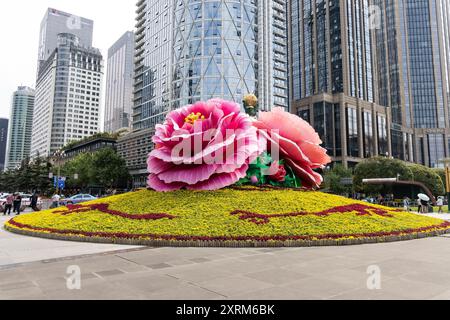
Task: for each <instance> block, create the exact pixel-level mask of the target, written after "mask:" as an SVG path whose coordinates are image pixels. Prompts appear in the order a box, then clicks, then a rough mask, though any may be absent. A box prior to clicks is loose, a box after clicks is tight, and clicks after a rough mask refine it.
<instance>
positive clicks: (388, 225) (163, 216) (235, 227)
mask: <svg viewBox="0 0 450 320" xmlns="http://www.w3.org/2000/svg"><path fill="white" fill-rule="evenodd" d="M6 227H7V229H8V230H10V231H13V232H14V231H29V232H32V233H33V235H39V234H54V235H60V236H61V237H64V236H75V237H80V238H83V237H84V238H85V237H89V238H109V239H112V241H117V240H118V239H135V240H136V241H137V242H139V240H164V241H174V242H177V241H243V242H252V241H258V242H261V241H262V242H264V241H268V242H269V241H281V242H283V241H314V240H330V239H331V240H336V241H339V240H342V239H362V238H377V237H380V238H382V237H389V236H400V237H401V236H404V235H408V234H420V233H433V232H443V231H445V230H447V229H449V228H450V223H447V222H444V221H442V220H439V219H432V218H428V217H425V216H419V215H416V214H411V213H406V212H399V211H396V210H395V209H392V208H384V207H380V206H376V205H369V204H367V203H363V202H358V201H355V200H351V199H346V198H342V197H338V196H333V195H328V194H323V193H320V192H306V191H301V192H300V191H295V190H259V189H249V190H237V189H224V190H220V191H214V192H192V191H177V192H172V193H158V192H154V191H148V190H141V191H137V192H134V193H128V194H123V195H118V196H113V197H109V198H106V199H100V200H96V201H93V202H89V203H84V204H82V205H81V206H78V207H70V208H69V209H67V208H59V209H54V210H47V211H42V212H38V213H33V214H27V215H23V216H19V217H16V218H14V219H12V220H11V221H9V222H7V223H6Z"/></svg>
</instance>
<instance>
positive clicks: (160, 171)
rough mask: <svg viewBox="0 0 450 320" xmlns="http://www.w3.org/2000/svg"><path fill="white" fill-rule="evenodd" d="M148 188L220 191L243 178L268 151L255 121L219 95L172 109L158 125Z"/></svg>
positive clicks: (154, 138) (150, 159)
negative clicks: (219, 97) (205, 100)
mask: <svg viewBox="0 0 450 320" xmlns="http://www.w3.org/2000/svg"><path fill="white" fill-rule="evenodd" d="M153 142H154V143H155V145H156V149H155V150H153V151H152V152H151V153H150V156H149V159H148V170H149V173H150V176H149V178H148V186H149V187H150V188H151V189H154V190H156V191H163V192H167V191H174V190H179V189H184V188H186V189H189V190H217V189H221V188H224V187H227V186H230V185H232V184H234V183H236V182H238V181H239V180H240V179H242V178H244V177H245V175H246V171H247V169H248V167H249V164H250V163H251V162H253V161H254V160H255V159H256V158H257V157H258V156H259V155H260V154H261V153H262V152H263V151H265V150H264V149H265V148H264V147H265V144H264V143H259V142H258V137H257V130H256V128H255V127H253V126H252V121H251V119H250V118H249V117H248V116H247V115H245V114H243V113H241V112H240V106H239V105H238V104H236V103H233V102H228V101H224V100H219V99H214V100H210V101H208V102H198V103H196V104H194V105H190V106H186V107H184V108H181V109H179V110H176V111H173V112H171V113H170V114H169V115H168V116H167V119H166V121H165V123H164V124H163V125H158V126H156V134H155V136H154V137H153Z"/></svg>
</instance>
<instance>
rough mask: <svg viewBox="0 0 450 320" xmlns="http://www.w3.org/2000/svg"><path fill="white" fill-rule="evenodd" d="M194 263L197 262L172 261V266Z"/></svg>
mask: <svg viewBox="0 0 450 320" xmlns="http://www.w3.org/2000/svg"><path fill="white" fill-rule="evenodd" d="M194 263H195V262H192V261H188V260H182V259H180V260H172V261H170V265H172V266H174V267H179V266H187V265H193V264H194Z"/></svg>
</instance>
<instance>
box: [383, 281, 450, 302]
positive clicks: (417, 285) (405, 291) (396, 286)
mask: <svg viewBox="0 0 450 320" xmlns="http://www.w3.org/2000/svg"><path fill="white" fill-rule="evenodd" d="M381 291H382V292H383V294H386V295H391V294H394V295H397V296H400V297H403V298H404V299H414V300H416V299H417V300H419V299H420V300H422V299H431V298H433V297H435V296H438V295H440V294H443V293H445V292H446V291H448V287H447V286H442V285H437V284H431V283H428V282H422V281H412V280H405V279H399V278H395V279H389V280H387V281H383V282H382V285H381Z"/></svg>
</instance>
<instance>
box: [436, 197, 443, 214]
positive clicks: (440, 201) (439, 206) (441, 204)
mask: <svg viewBox="0 0 450 320" xmlns="http://www.w3.org/2000/svg"><path fill="white" fill-rule="evenodd" d="M436 205H437V207H438V208H439V211H438V213H444V211H443V210H442V207H443V206H444V199H443V198H442V197H439V198H438V199H437V201H436Z"/></svg>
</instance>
